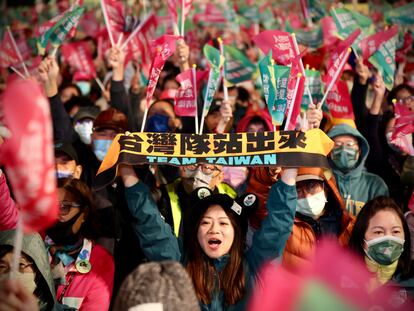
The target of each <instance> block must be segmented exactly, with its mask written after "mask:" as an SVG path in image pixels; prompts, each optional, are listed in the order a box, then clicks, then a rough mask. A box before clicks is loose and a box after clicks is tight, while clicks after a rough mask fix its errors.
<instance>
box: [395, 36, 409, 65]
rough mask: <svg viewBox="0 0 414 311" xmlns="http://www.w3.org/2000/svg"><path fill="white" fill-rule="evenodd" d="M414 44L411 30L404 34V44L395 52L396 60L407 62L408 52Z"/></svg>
mask: <svg viewBox="0 0 414 311" xmlns="http://www.w3.org/2000/svg"><path fill="white" fill-rule="evenodd" d="M412 45H413V38H412V37H411V33H410V32H406V33H405V34H404V42H403V46H402V47H401V48H400V49H399V50H397V51H396V52H395V61H396V62H397V63H405V62H406V61H407V54H408V51H410V49H411V47H412Z"/></svg>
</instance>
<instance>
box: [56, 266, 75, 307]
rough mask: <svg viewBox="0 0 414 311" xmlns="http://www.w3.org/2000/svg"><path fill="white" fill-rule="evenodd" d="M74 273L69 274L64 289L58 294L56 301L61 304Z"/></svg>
mask: <svg viewBox="0 0 414 311" xmlns="http://www.w3.org/2000/svg"><path fill="white" fill-rule="evenodd" d="M75 274H76V272H73V273H71V274H70V277H69V280H68V281H67V282H66V284H65V287H64V288H63V289H62V292H61V293H60V296H59V299H58V301H59V302H60V303H62V300H63V297H65V294H66V291H67V290H68V288H69V286H70V284H71V283H72V281H73V278H74V277H75Z"/></svg>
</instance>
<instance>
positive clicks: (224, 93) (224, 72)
mask: <svg viewBox="0 0 414 311" xmlns="http://www.w3.org/2000/svg"><path fill="white" fill-rule="evenodd" d="M217 41H218V43H219V48H220V54H221V55H222V56H223V57H224V47H223V40H222V39H221V37H218V38H217ZM224 67H225V66H224V64H223V67H222V68H221V75H222V77H223V79H222V81H223V100H224V101H225V102H226V103H227V102H228V100H229V91H228V89H227V85H226V71H225V68H224ZM224 121H225V122H226V123H228V122H229V121H230V118H229V117H226V119H225V120H224ZM223 130H224V129H223Z"/></svg>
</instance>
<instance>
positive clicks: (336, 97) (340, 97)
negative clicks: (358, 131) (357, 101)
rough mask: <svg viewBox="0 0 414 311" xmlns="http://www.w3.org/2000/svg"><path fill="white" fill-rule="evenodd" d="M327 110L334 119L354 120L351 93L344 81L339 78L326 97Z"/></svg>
mask: <svg viewBox="0 0 414 311" xmlns="http://www.w3.org/2000/svg"><path fill="white" fill-rule="evenodd" d="M326 103H327V104H328V108H329V112H330V114H331V116H332V118H335V119H352V120H355V116H354V109H353V108H352V101H351V95H350V94H349V91H348V85H347V84H346V82H344V81H342V80H339V81H338V82H337V83H336V85H334V87H333V88H332V90H331V91H330V92H329V93H328V96H327V97H326Z"/></svg>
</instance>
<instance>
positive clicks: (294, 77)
mask: <svg viewBox="0 0 414 311" xmlns="http://www.w3.org/2000/svg"><path fill="white" fill-rule="evenodd" d="M300 59H301V55H298V56H297V57H295V58H294V59H293V62H292V67H291V69H290V76H289V81H288V91H287V107H286V116H287V119H286V122H289V124H287V125H285V129H286V130H288V131H293V130H295V129H296V123H297V119H298V116H299V113H300V106H301V104H302V97H303V92H304V90H305V76H303V75H302V69H301V67H300ZM299 74H300V75H299ZM298 75H299V76H298ZM290 110H292V112H290ZM289 114H290V117H289Z"/></svg>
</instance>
